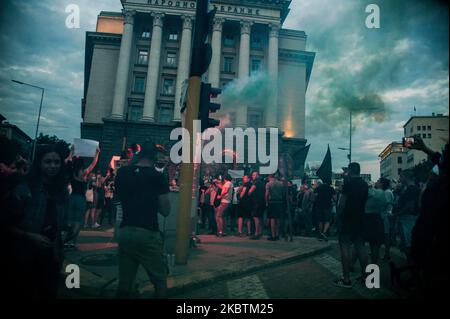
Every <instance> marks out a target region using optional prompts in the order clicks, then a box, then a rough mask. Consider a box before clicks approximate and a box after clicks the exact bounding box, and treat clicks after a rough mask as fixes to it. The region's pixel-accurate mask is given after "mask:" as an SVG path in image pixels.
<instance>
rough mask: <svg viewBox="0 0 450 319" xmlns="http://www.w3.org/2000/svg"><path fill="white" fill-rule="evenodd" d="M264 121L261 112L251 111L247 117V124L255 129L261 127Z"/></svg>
mask: <svg viewBox="0 0 450 319" xmlns="http://www.w3.org/2000/svg"><path fill="white" fill-rule="evenodd" d="M261 122H262V115H261V113H259V112H249V113H248V117H247V125H248V127H252V128H254V129H256V128H259V127H260V126H261Z"/></svg>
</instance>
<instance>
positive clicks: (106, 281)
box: [80, 243, 331, 299]
mask: <svg viewBox="0 0 450 319" xmlns="http://www.w3.org/2000/svg"><path fill="white" fill-rule="evenodd" d="M329 249H331V244H329V243H328V244H327V245H326V246H324V247H321V248H317V249H312V250H311V251H309V252H305V253H300V254H298V255H294V256H290V257H286V258H282V259H280V260H275V261H271V262H267V263H264V264H262V265H255V266H250V267H249V268H247V269H244V270H236V271H230V272H227V273H224V274H223V275H217V276H213V277H211V278H205V279H199V280H196V281H193V282H190V283H186V284H182V285H179V286H175V287H171V288H168V297H173V296H176V295H178V294H182V293H184V292H186V291H188V290H191V289H199V288H201V287H204V286H207V285H209V284H212V283H217V282H220V281H224V280H228V279H233V278H238V277H241V276H245V275H248V274H251V273H254V272H257V271H261V270H266V269H271V268H275V267H278V266H281V265H284V264H288V263H291V262H294V261H299V260H302V259H306V258H308V257H311V256H315V255H319V254H322V253H323V252H325V251H327V250H329ZM80 268H83V272H88V273H91V272H89V271H88V270H87V269H86V268H84V267H80ZM92 274H93V273H92ZM93 275H95V277H98V275H96V274H93ZM98 279H99V280H101V281H102V285H101V287H96V286H84V287H83V288H84V289H87V290H93V291H98V293H96V294H95V295H91V296H89V297H86V298H87V299H91V298H99V299H111V298H110V297H107V296H105V293H106V294H107V295H110V294H108V293H107V292H109V291H113V290H112V289H108V288H107V287H108V286H109V285H110V284H111V283H113V282H114V281H115V280H117V277H115V278H102V277H101V279H100V278H98ZM145 293H148V290H147V291H146V292H145ZM113 295H115V292H114V293H113Z"/></svg>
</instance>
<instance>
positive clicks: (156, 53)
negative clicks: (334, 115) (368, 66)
mask: <svg viewBox="0 0 450 319" xmlns="http://www.w3.org/2000/svg"><path fill="white" fill-rule="evenodd" d="M290 3H291V0H279V1H271V0H244V1H237V0H212V1H211V2H210V5H211V7H216V8H217V14H216V16H215V19H214V25H213V31H212V35H211V37H210V42H211V45H212V47H213V56H212V62H211V65H210V67H209V70H208V73H207V74H206V75H205V80H206V81H207V82H209V83H211V84H212V85H213V86H214V87H220V88H226V87H227V86H228V85H230V83H231V82H233V81H236V80H242V81H245V80H246V79H248V78H249V77H251V76H252V75H254V74H255V73H258V72H260V74H264V75H265V76H266V77H267V79H268V80H269V81H273V83H275V85H273V86H272V87H275V90H274V93H273V94H271V95H270V99H269V101H267V105H266V106H265V107H264V108H262V107H261V106H260V105H255V104H252V102H251V99H246V100H245V101H242V103H239V105H236V107H235V108H234V109H233V110H227V109H225V108H224V109H223V110H221V111H220V112H219V113H218V114H217V117H218V118H223V117H224V116H226V118H227V119H228V120H229V123H228V124H229V125H232V126H235V127H243V128H246V127H278V128H279V130H280V131H281V132H283V133H284V137H283V141H284V142H286V143H284V147H287V148H289V149H299V148H302V147H304V146H305V144H306V140H305V107H306V105H305V95H306V90H307V87H308V83H309V79H310V76H311V72H312V67H313V62H314V58H315V53H313V52H308V51H306V40H307V36H306V34H305V32H303V31H298V30H288V29H284V28H283V27H282V26H283V22H284V21H285V19H286V17H287V15H288V14H289V6H290ZM122 5H123V12H122V13H115V12H101V13H100V14H99V16H98V20H97V27H96V31H95V32H87V33H86V48H85V77H84V79H85V81H84V96H83V99H82V107H81V108H82V118H83V122H82V123H81V137H82V138H87V139H94V140H98V141H100V142H101V147H102V153H101V158H100V165H107V163H108V162H109V161H110V159H111V158H112V156H114V155H120V154H121V152H122V151H123V149H124V148H125V145H130V144H132V143H142V142H143V141H144V140H146V139H151V140H153V141H154V142H156V143H160V144H163V145H166V146H170V143H168V142H169V135H170V132H171V131H172V129H173V128H175V127H177V126H180V122H181V114H180V109H181V106H180V103H179V101H180V99H181V96H182V89H183V88H182V84H183V81H184V80H186V79H187V78H188V76H189V68H190V63H189V62H190V54H191V42H192V39H193V24H194V21H193V20H194V16H195V8H196V1H157V0H134V1H127V0H122ZM261 93H262V92H261V90H260V89H259V90H255V93H254V95H258V94H261ZM218 102H220V100H219V101H218Z"/></svg>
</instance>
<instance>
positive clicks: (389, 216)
mask: <svg viewBox="0 0 450 319" xmlns="http://www.w3.org/2000/svg"><path fill="white" fill-rule="evenodd" d="M0 144H1V149H2V153H1V158H0V173H1V174H0V191H1V199H2V200H1V211H2V214H1V230H0V235H1V236H2V238H1V239H2V240H1V241H0V242H1V244H2V245H3V246H4V247H3V248H4V252H5V257H6V259H5V260H7V261H8V262H6V263H3V264H2V267H5V269H3V270H2V271H5V272H2V273H10V274H20V276H7V277H8V278H6V286H7V287H9V288H10V291H11V296H28V297H34V298H36V297H39V298H45V297H47V298H54V297H56V296H57V290H58V285H59V279H60V270H61V267H62V262H63V259H64V257H63V255H64V249H65V248H66V249H71V248H76V245H77V239H78V236H79V234H80V231H81V230H82V229H83V228H85V229H87V228H92V229H98V228H100V227H101V225H105V223H104V221H105V219H106V218H107V220H108V224H109V225H112V224H113V222H114V221H115V204H114V203H115V201H120V203H121V207H122V210H123V217H122V223H121V225H120V230H119V248H118V252H119V287H118V296H119V297H127V296H130V294H131V293H132V287H133V281H134V277H135V275H136V269H137V266H138V265H139V264H142V265H143V266H144V268H145V269H146V270H147V273H148V274H149V276H150V279H151V281H152V282H153V283H154V285H155V291H156V296H157V297H164V296H165V295H166V290H167V286H166V278H167V274H168V273H167V265H166V262H165V260H164V258H163V257H162V256H163V239H162V237H161V234H160V229H159V225H158V219H157V215H158V213H160V214H162V215H163V216H167V214H168V213H169V211H170V203H169V202H168V197H167V193H168V192H169V191H178V190H179V187H178V185H177V180H176V179H172V180H171V182H170V183H169V177H168V176H167V170H165V167H166V166H167V163H168V159H167V152H166V151H165V150H164V148H163V147H161V146H157V145H153V144H150V143H148V144H147V145H145V146H144V148H142V149H141V147H139V148H136V150H135V151H133V152H132V154H131V156H129V157H128V159H129V160H128V162H127V165H124V167H123V168H121V169H119V170H118V172H115V171H114V170H112V169H108V170H105V172H104V173H103V174H102V171H96V173H94V169H95V168H96V166H97V164H98V158H99V155H100V149H98V150H97V153H96V155H95V156H94V158H93V160H92V162H91V163H90V164H89V165H87V166H86V165H85V160H84V159H82V158H77V157H74V156H73V149H72V150H71V152H70V154H69V156H68V157H67V158H65V157H64V155H63V154H64V152H63V151H62V150H61V149H60V148H59V147H58V146H56V145H38V147H37V151H36V156H35V159H34V161H33V162H32V163H30V162H29V161H27V159H26V156H24V155H23V154H21V152H20V148H19V147H18V146H17V145H16V144H15V143H13V142H12V141H10V140H8V139H7V138H5V137H0ZM413 147H414V148H416V149H418V150H421V151H423V152H425V153H427V154H428V155H429V158H430V161H431V162H433V163H434V164H435V168H434V169H433V170H432V171H431V172H430V174H429V179H428V180H427V181H426V183H419V181H418V180H417V179H416V177H415V176H414V174H413V173H412V172H411V171H404V172H402V174H401V176H400V179H399V181H398V182H396V183H393V182H394V181H391V180H388V179H386V178H380V179H379V180H378V181H377V182H376V183H375V184H373V185H372V184H368V183H366V182H365V181H364V180H363V179H362V178H361V176H360V167H359V164H358V163H351V164H350V165H349V166H348V169H347V171H346V172H345V178H344V181H343V183H341V184H335V185H332V183H331V180H325V181H322V182H316V183H311V181H310V180H308V179H305V180H303V182H302V184H301V185H300V186H299V187H297V185H296V184H294V183H293V182H292V181H290V180H286V179H285V178H284V177H283V176H281V175H280V174H278V173H276V174H273V175H269V176H259V174H258V172H257V171H253V172H252V173H251V174H249V175H244V176H242V178H232V177H231V176H230V175H229V174H225V175H224V176H218V177H217V178H205V179H204V182H203V183H202V185H201V187H200V194H199V195H200V196H199V208H200V209H199V212H200V216H199V217H200V218H199V220H200V226H201V228H202V229H204V230H206V231H207V232H208V233H209V234H213V235H216V236H218V237H225V236H230V235H236V236H239V237H248V238H249V239H251V240H260V239H262V238H263V237H264V235H266V239H267V240H269V241H278V240H280V239H282V238H285V239H286V240H287V239H288V238H289V237H291V238H292V236H306V237H312V236H314V237H317V238H318V240H321V241H328V238H329V237H330V236H333V237H334V236H336V237H337V238H338V241H339V244H340V251H341V262H342V269H343V277H342V278H341V279H339V280H336V281H335V284H336V285H338V286H340V287H347V288H349V287H352V285H353V284H352V282H351V280H350V278H351V277H350V273H351V272H352V271H354V270H355V263H356V261H359V264H360V266H361V272H362V274H361V277H360V279H361V280H363V279H364V278H365V276H366V273H365V269H366V268H365V267H366V265H367V264H369V254H368V252H367V249H366V243H367V244H368V247H369V249H370V263H372V264H379V263H380V259H381V258H380V251H381V248H382V247H383V246H384V256H383V259H384V260H386V261H388V260H390V258H391V255H390V252H391V247H393V246H398V247H400V249H401V250H402V251H403V252H404V254H405V256H406V259H407V262H408V264H407V265H406V267H403V268H397V267H395V265H393V264H391V271H392V274H393V278H394V279H396V280H398V279H399V278H400V275H399V274H400V273H401V272H402V271H406V270H408V271H410V273H411V282H412V283H413V285H414V286H415V288H417V289H418V291H420V293H422V294H424V295H425V296H429V295H432V294H433V292H434V291H435V290H434V289H433V288H434V287H436V286H442V287H443V285H445V284H446V283H447V282H448V275H447V274H446V271H445V267H443V266H442V265H443V262H444V261H445V260H446V258H447V257H448V252H447V251H448V249H447V242H448V213H447V210H448V196H445V195H444V194H447V193H448V146H446V148H445V151H444V152H443V153H439V152H434V151H432V150H430V149H429V148H427V147H426V146H425V144H424V143H423V141H422V140H421V139H420V138H418V139H417V142H416V144H415V145H413ZM116 173H117V176H116ZM149 203H157V205H149ZM144 211H145V212H146V213H143V212H144ZM106 225H107V224H106ZM29 265H33V267H29ZM36 274H38V275H36Z"/></svg>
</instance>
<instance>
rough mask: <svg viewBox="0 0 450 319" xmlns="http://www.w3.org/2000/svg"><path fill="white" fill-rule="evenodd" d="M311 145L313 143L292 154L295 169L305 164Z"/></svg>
mask: <svg viewBox="0 0 450 319" xmlns="http://www.w3.org/2000/svg"><path fill="white" fill-rule="evenodd" d="M310 146H311V144H310V145H307V146H305V147H303V148H301V149H299V150H298V151H296V152H295V153H294V154H292V161H293V166H294V170H299V169H300V168H302V167H303V166H304V165H305V161H306V157H307V156H308V152H309V147H310Z"/></svg>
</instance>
